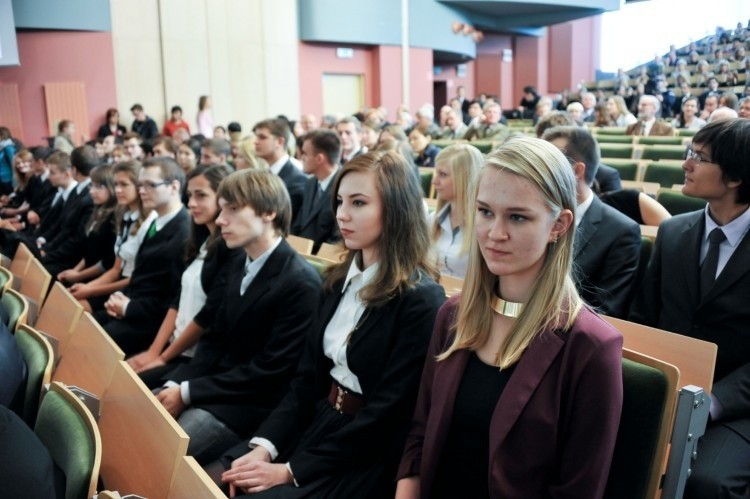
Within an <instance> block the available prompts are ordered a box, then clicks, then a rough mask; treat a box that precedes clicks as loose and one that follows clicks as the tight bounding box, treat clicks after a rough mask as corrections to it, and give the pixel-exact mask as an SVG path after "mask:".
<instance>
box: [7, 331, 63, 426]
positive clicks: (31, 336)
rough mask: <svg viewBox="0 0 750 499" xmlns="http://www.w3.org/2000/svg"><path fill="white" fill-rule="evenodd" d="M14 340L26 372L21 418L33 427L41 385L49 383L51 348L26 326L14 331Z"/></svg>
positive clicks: (41, 337)
mask: <svg viewBox="0 0 750 499" xmlns="http://www.w3.org/2000/svg"><path fill="white" fill-rule="evenodd" d="M15 338H16V344H17V345H18V349H19V350H20V351H21V355H22V356H23V361H24V362H25V363H26V370H27V375H26V390H25V392H24V396H23V408H22V410H21V417H22V418H23V420H24V421H26V424H28V425H29V426H30V427H33V426H34V422H35V421H36V414H37V411H38V410H39V395H40V394H41V393H42V385H44V384H46V383H49V381H50V378H51V376H52V362H53V360H54V359H53V353H52V346H51V345H50V344H49V342H48V341H47V340H46V339H45V338H44V336H42V335H41V334H39V333H38V332H37V331H35V330H33V329H31V328H30V327H28V326H21V327H20V328H19V329H18V331H16V334H15Z"/></svg>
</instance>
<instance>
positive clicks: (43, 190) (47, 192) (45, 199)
mask: <svg viewBox="0 0 750 499" xmlns="http://www.w3.org/2000/svg"><path fill="white" fill-rule="evenodd" d="M32 183H33V185H34V187H33V188H32V194H31V196H30V197H29V207H30V208H31V209H32V210H34V211H35V212H36V213H37V214H38V215H39V218H40V219H41V220H44V216H45V215H46V214H47V212H48V211H49V209H50V206H51V205H52V200H53V199H54V198H55V193H56V192H57V189H56V188H55V187H54V186H53V185H52V184H51V183H50V181H49V179H46V180H44V181H42V180H41V178H40V177H38V176H36V175H34V177H33V178H32V179H31V180H30V181H29V184H30V185H31V184H32Z"/></svg>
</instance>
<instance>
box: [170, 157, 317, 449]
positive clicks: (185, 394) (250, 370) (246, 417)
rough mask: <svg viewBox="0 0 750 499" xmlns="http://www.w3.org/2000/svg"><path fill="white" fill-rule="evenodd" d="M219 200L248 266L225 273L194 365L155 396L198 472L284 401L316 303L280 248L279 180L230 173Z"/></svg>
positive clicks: (283, 226) (283, 211)
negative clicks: (183, 436) (186, 439)
mask: <svg viewBox="0 0 750 499" xmlns="http://www.w3.org/2000/svg"><path fill="white" fill-rule="evenodd" d="M218 196H219V204H220V206H221V213H220V214H219V217H218V218H217V219H216V225H217V226H219V227H220V228H221V233H222V237H224V240H225V241H226V244H227V247H229V248H243V249H244V250H245V257H244V258H241V259H238V260H237V261H236V262H234V263H232V264H228V265H231V267H230V268H229V270H228V272H229V273H228V275H229V277H228V281H227V286H226V290H225V298H224V301H223V302H222V305H221V306H220V308H219V310H218V312H217V314H216V320H215V322H214V324H213V325H212V326H211V327H210V328H209V330H208V331H207V332H206V334H204V335H203V337H202V338H201V340H200V342H199V344H198V348H197V351H196V353H195V356H194V357H193V358H192V359H191V360H190V362H188V363H186V364H182V365H180V366H178V367H177V368H175V369H174V370H173V371H171V372H170V373H168V374H167V375H166V376H165V378H164V379H163V381H164V382H165V388H164V389H163V390H161V391H159V393H158V395H157V397H158V399H159V401H161V403H162V404H163V405H164V407H165V408H166V409H167V410H168V411H169V412H170V414H172V415H173V416H174V417H175V418H177V420H178V422H179V423H180V425H181V426H182V427H183V429H185V431H186V432H187V434H188V435H190V444H189V447H188V453H189V454H191V455H193V456H194V457H195V458H196V459H197V460H198V462H200V463H202V464H206V463H208V462H211V461H212V460H214V459H216V458H218V457H219V455H220V453H221V452H223V451H224V450H226V449H227V448H228V447H230V446H232V445H234V444H236V443H237V442H239V441H240V440H241V439H242V438H246V437H248V436H250V435H251V434H252V432H254V431H255V429H256V428H257V426H258V425H259V424H260V423H261V422H262V421H263V420H264V419H265V418H266V416H268V414H269V413H270V412H271V410H272V409H273V408H274V407H276V404H278V402H279V401H280V400H281V399H282V398H283V396H284V395H285V394H286V392H287V390H288V387H289V383H290V381H291V379H292V376H293V375H294V373H295V371H296V368H297V363H298V361H299V358H300V356H301V354H302V349H303V344H304V342H305V338H306V336H307V335H308V332H310V331H315V330H316V324H317V322H316V318H317V316H318V306H319V302H320V297H321V283H320V277H319V276H318V274H317V272H316V271H315V270H313V268H312V267H311V266H310V265H309V264H308V263H307V262H305V260H304V259H303V258H302V257H301V256H299V255H298V254H297V253H296V252H295V251H294V250H293V249H292V248H291V247H290V246H289V245H288V244H287V242H286V241H285V240H284V239H283V238H284V236H286V235H287V234H288V233H289V224H290V220H291V205H290V201H289V195H288V193H287V191H286V189H285V187H284V184H283V182H282V181H281V180H280V179H279V178H278V177H277V176H275V175H273V174H272V173H271V172H269V171H267V170H241V171H238V172H235V173H233V174H232V175H230V176H229V177H227V178H226V179H224V181H223V183H222V184H221V187H220V188H219V192H218Z"/></svg>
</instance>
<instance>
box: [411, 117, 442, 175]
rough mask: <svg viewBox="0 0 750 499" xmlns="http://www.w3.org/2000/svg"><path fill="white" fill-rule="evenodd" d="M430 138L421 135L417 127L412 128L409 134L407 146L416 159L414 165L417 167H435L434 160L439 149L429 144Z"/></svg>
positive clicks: (423, 134) (426, 135) (428, 135)
mask: <svg viewBox="0 0 750 499" xmlns="http://www.w3.org/2000/svg"><path fill="white" fill-rule="evenodd" d="M431 141H432V137H431V136H430V134H425V133H422V130H420V129H419V128H418V127H414V128H412V130H411V132H409V145H410V146H411V148H412V150H413V151H414V154H415V155H416V157H415V158H414V163H416V165H417V166H435V158H436V157H437V155H438V153H439V152H440V148H439V147H437V146H436V145H434V144H431V143H430V142H431Z"/></svg>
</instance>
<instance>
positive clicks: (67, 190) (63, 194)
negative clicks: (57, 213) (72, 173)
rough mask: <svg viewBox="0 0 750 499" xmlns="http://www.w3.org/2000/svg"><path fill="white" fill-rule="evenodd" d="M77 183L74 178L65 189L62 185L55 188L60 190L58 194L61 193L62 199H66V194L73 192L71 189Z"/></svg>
mask: <svg viewBox="0 0 750 499" xmlns="http://www.w3.org/2000/svg"><path fill="white" fill-rule="evenodd" d="M77 185H78V182H76V181H75V180H74V181H73V182H71V183H70V185H69V186H68V188H67V189H63V188H62V187H58V188H57V190H58V191H60V194H61V195H62V198H63V201H67V200H68V196H70V193H71V192H73V189H75V188H76V186H77Z"/></svg>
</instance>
